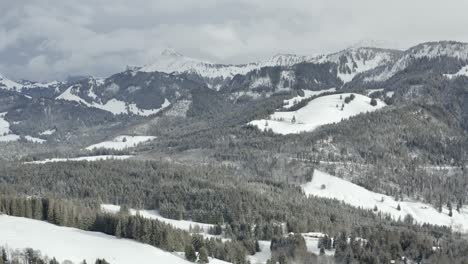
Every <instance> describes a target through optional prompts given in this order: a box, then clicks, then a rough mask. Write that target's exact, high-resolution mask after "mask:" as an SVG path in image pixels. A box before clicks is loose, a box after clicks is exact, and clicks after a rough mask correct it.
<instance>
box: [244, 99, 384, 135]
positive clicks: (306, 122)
mask: <svg viewBox="0 0 468 264" xmlns="http://www.w3.org/2000/svg"><path fill="white" fill-rule="evenodd" d="M349 96H351V94H349V93H344V94H333V95H326V96H322V97H318V98H316V99H314V100H312V101H310V102H309V103H308V104H307V105H306V106H304V107H302V108H301V109H299V110H297V111H293V112H275V113H274V114H272V115H270V117H269V119H268V120H267V119H261V120H254V121H251V122H250V123H249V124H252V125H254V126H257V127H258V128H259V129H261V130H269V129H271V130H272V131H273V132H274V133H278V134H283V135H286V134H295V133H300V132H307V131H312V130H314V129H316V128H317V127H319V126H321V125H325V124H331V123H337V122H340V121H341V120H343V119H346V118H349V117H352V116H355V115H358V114H361V113H365V112H372V111H375V110H378V109H380V108H382V107H384V106H385V103H384V102H382V101H380V100H377V105H375V106H372V105H371V104H370V102H371V98H369V97H367V96H364V95H360V94H354V96H355V99H354V100H351V101H350V102H349V103H348V104H347V103H345V102H344V100H345V98H346V97H349ZM343 106H344V107H343ZM342 107H343V108H342ZM294 119H295V120H294Z"/></svg>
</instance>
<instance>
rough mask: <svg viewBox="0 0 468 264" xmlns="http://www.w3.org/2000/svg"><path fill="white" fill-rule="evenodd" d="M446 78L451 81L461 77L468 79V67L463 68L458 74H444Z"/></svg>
mask: <svg viewBox="0 0 468 264" xmlns="http://www.w3.org/2000/svg"><path fill="white" fill-rule="evenodd" d="M444 76H445V77H447V78H449V79H453V78H457V77H461V76H466V77H468V65H467V66H464V67H462V68H461V69H460V70H459V71H458V72H456V73H454V74H444Z"/></svg>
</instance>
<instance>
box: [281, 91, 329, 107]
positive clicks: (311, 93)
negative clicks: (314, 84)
mask: <svg viewBox="0 0 468 264" xmlns="http://www.w3.org/2000/svg"><path fill="white" fill-rule="evenodd" d="M302 91H303V92H304V96H296V97H293V98H291V99H288V100H284V103H283V104H284V108H286V109H288V108H291V107H292V106H294V105H295V104H297V103H299V102H300V101H302V100H305V99H309V98H311V97H312V96H316V95H320V94H323V93H331V92H335V91H336V88H330V89H326V90H320V91H310V90H302Z"/></svg>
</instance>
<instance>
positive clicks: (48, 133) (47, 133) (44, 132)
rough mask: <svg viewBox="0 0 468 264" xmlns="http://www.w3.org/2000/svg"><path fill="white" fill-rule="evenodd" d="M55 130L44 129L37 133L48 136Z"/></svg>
mask: <svg viewBox="0 0 468 264" xmlns="http://www.w3.org/2000/svg"><path fill="white" fill-rule="evenodd" d="M55 132H57V131H56V130H55V129H47V130H44V131H42V132H41V133H39V135H41V136H50V135H52V134H54V133H55Z"/></svg>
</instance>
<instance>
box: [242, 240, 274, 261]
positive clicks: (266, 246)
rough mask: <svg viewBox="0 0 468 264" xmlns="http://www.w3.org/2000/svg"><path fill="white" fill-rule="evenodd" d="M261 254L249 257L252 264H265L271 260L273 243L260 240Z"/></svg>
mask: <svg viewBox="0 0 468 264" xmlns="http://www.w3.org/2000/svg"><path fill="white" fill-rule="evenodd" d="M258 244H259V245H260V252H257V253H255V254H254V255H253V256H248V257H247V258H248V260H249V261H250V263H252V264H265V263H267V261H268V260H269V259H271V249H270V246H271V241H265V240H259V241H258Z"/></svg>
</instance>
